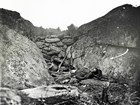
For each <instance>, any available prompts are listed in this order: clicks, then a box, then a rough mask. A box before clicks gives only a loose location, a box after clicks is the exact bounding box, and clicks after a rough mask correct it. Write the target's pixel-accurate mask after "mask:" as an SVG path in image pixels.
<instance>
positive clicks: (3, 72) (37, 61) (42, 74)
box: [0, 24, 51, 89]
mask: <svg viewBox="0 0 140 105" xmlns="http://www.w3.org/2000/svg"><path fill="white" fill-rule="evenodd" d="M0 77H1V80H0V84H1V86H2V87H4V86H6V87H10V88H15V89H24V88H29V87H32V86H40V85H47V84H49V83H50V82H51V76H50V75H49V73H48V66H47V64H46V63H45V60H44V58H43V56H42V54H41V52H40V50H39V49H38V48H37V46H36V45H35V44H34V43H33V42H32V41H30V40H29V39H28V38H26V37H24V36H22V35H21V34H19V33H17V32H16V31H14V30H12V29H9V28H8V27H6V26H4V25H1V24H0Z"/></svg>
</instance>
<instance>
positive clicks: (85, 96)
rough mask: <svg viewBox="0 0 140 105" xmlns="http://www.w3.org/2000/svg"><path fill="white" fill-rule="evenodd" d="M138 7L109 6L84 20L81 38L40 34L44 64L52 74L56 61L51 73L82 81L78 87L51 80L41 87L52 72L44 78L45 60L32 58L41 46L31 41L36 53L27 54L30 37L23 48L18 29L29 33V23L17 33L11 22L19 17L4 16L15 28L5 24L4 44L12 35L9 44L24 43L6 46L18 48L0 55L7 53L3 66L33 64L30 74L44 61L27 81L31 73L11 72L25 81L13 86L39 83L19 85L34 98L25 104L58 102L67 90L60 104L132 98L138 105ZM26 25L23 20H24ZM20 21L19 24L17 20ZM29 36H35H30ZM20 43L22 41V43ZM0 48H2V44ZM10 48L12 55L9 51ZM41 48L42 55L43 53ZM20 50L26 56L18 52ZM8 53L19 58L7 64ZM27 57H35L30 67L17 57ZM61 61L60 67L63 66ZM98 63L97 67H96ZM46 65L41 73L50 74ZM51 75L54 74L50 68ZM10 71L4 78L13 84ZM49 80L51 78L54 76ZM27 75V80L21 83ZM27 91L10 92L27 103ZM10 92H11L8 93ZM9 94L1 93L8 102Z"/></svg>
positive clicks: (120, 102) (118, 102) (98, 104)
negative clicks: (95, 15) (43, 35)
mask: <svg viewBox="0 0 140 105" xmlns="http://www.w3.org/2000/svg"><path fill="white" fill-rule="evenodd" d="M1 13H2V12H1ZM4 13H5V12H4ZM7 13H8V14H11V16H12V12H11V11H10V13H9V12H8V11H6V14H7ZM139 13H140V9H139V7H137V8H135V7H132V6H131V5H123V6H120V7H117V8H115V9H113V10H112V11H110V12H109V13H108V14H106V15H105V16H103V17H101V18H98V19H96V20H94V21H92V22H90V23H87V24H84V25H82V26H81V27H80V28H78V31H77V35H78V40H77V41H76V42H75V40H74V39H73V38H72V37H70V36H63V35H51V36H46V37H40V38H38V39H37V40H36V45H37V46H38V47H39V48H40V50H41V52H42V54H43V57H44V58H45V61H46V63H45V62H44V60H43V59H42V57H41V58H40V59H42V60H43V65H44V64H45V66H47V70H46V69H45V72H46V73H47V74H48V65H49V64H51V65H52V64H53V66H51V67H54V68H52V69H51V70H53V71H51V75H52V76H53V77H54V79H55V82H56V83H59V84H60V83H61V84H66V85H74V86H76V87H78V89H77V88H76V87H71V86H70V87H69V86H66V85H50V86H41V87H38V85H40V84H41V85H42V84H46V82H47V81H46V79H48V78H47V77H45V79H44V77H43V79H41V78H40V76H39V77H38V75H37V74H38V72H39V70H38V69H39V68H40V67H39V65H42V63H39V62H38V60H35V61H34V60H32V59H31V60H32V61H31V60H30V59H29V58H34V56H33V52H36V51H34V49H36V47H35V48H34V47H32V48H33V52H32V51H31V54H30V53H29V55H28V52H27V57H26V54H25V55H24V50H27V49H28V47H27V46H26V45H24V44H25V43H24V42H26V41H25V40H24V42H23V43H24V44H23V43H22V45H23V46H25V49H22V48H21V47H20V44H21V43H20V42H18V41H19V40H18V39H21V38H22V37H21V38H20V37H18V36H17V35H19V36H20V34H19V33H22V31H23V35H24V32H26V31H27V30H26V29H25V30H26V31H24V30H21V31H20V30H19V31H17V30H16V32H19V33H18V34H15V33H16V32H15V31H13V30H12V31H11V28H10V24H9V23H11V27H13V26H14V25H13V26H12V23H13V21H14V22H15V21H16V19H15V20H14V19H11V20H10V19H9V15H8V20H10V21H9V22H8V23H7V22H6V21H5V20H2V21H1V22H2V24H3V25H6V27H9V28H10V31H8V32H7V29H8V30H9V28H6V31H2V33H6V35H8V36H10V37H8V38H7V37H6V38H5V37H3V36H2V41H1V42H4V44H5V43H6V46H7V43H9V42H10V41H9V39H10V40H11V38H12V39H14V40H13V43H12V44H10V45H16V47H17V48H19V50H18V51H17V50H16V48H15V47H12V48H11V47H10V49H6V51H8V52H12V51H13V50H12V49H13V48H14V49H15V50H14V52H13V53H11V54H14V57H12V56H10V57H9V56H4V55H5V54H4V55H3V54H2V55H1V56H2V57H1V62H2V65H1V67H3V65H4V69H2V70H5V68H10V69H8V70H13V69H12V68H15V69H14V70H21V71H24V70H25V71H26V68H27V69H28V68H29V69H28V70H27V71H28V72H27V71H26V72H27V74H30V73H32V72H31V71H32V69H35V68H34V67H36V68H38V67H39V68H38V69H37V70H36V69H35V71H34V72H33V73H35V74H36V73H37V74H36V77H35V76H33V75H31V76H30V78H29V80H28V81H27V80H26V78H25V77H29V76H28V75H23V72H22V73H21V75H20V77H19V78H17V77H16V78H13V77H12V76H11V78H12V79H11V80H13V79H17V81H20V82H21V86H20V85H17V84H18V83H17V81H14V82H13V81H9V83H11V84H12V83H15V84H16V85H14V86H19V87H15V88H21V87H22V88H29V87H33V86H37V87H36V88H30V89H25V90H21V91H20V92H21V93H22V94H24V95H25V94H26V95H25V97H26V98H27V97H28V98H29V100H27V99H25V100H26V101H24V102H27V101H30V102H27V103H26V104H29V103H32V104H41V103H42V104H46V103H47V102H54V101H52V100H53V99H54V98H55V99H56V101H60V99H61V98H63V96H67V94H68V97H67V99H66V100H65V101H62V100H61V102H64V103H61V102H56V104H60V105H61V104H62V105H63V104H69V105H70V103H69V102H71V104H72V105H81V103H84V104H86V105H93V104H95V105H102V104H106V105H129V104H132V103H133V104H136V105H138V104H139V99H138V98H137V96H133V95H135V92H140V90H139V79H140V78H139V75H140V70H139V69H140V64H139V62H140V49H139V45H140V44H139V37H140V36H139V33H140V21H139V19H140V15H139ZM16 14H17V13H16ZM4 16H6V15H4ZM15 16H16V15H15ZM18 16H19V15H18ZM18 16H17V17H18ZM1 17H3V16H1ZM6 17H7V16H6ZM2 19H4V18H2ZM11 21H12V22H11ZM24 24H26V22H25V23H24V22H23V25H24ZM3 25H2V27H1V28H2V29H3V27H5V26H3ZM23 25H22V23H21V26H23ZM28 26H29V25H28ZM16 27H17V28H18V26H17V24H16ZM31 27H32V26H31ZM24 28H25V27H24ZM4 29H5V28H4ZM12 29H15V28H12ZM30 32H31V31H29V33H27V35H28V34H30ZM15 36H16V37H15ZM25 36H26V35H25ZM28 37H29V38H30V36H28ZM23 39H24V38H23ZM7 40H8V41H7ZM17 40H18V41H17ZM29 42H30V41H29ZM31 43H32V42H31ZM4 44H3V43H2V44H1V47H2V48H1V49H4V48H3V45H4ZM8 45H9V44H8ZM17 45H19V47H18V46H17ZM31 45H32V44H31ZM8 48H9V47H8ZM11 50H12V51H11ZM21 50H22V51H21ZM4 51H5V50H4ZM1 52H3V50H2V51H1ZM25 52H26V51H25ZM21 53H22V54H21ZM6 54H7V55H8V53H6ZM37 54H39V55H40V56H41V54H40V53H37ZM19 55H20V56H21V57H19ZM3 56H4V57H3ZM23 56H25V57H23ZM6 58H8V59H14V58H15V59H16V60H15V59H14V60H15V62H14V63H10V64H9V63H8V64H7V63H6V64H7V66H5V59H6ZM21 58H22V59H21ZM23 58H25V60H27V62H28V61H29V62H31V64H29V65H26V66H27V67H26V68H25V67H22V65H23V66H24V63H23V64H20V66H18V64H19V63H18V64H17V63H16V61H17V60H18V62H20V61H23V60H24V59H23ZM26 58H27V59H26ZM42 60H41V61H42ZM54 61H55V62H54ZM65 61H70V62H67V63H64V62H65ZM56 62H57V63H58V64H57V65H56V64H55V63H56ZM61 62H62V65H61ZM34 63H35V64H34ZM70 64H71V65H72V67H73V68H71V67H70ZM32 65H33V67H32ZM54 65H55V66H54ZM30 66H31V67H30ZM45 66H43V67H45ZM59 66H60V67H61V68H59ZM41 67H42V66H41ZM18 68H19V69H18ZM24 68H25V69H24ZM73 69H74V72H73ZM95 69H96V70H97V71H95ZM59 70H60V71H59ZM41 71H42V73H43V74H42V75H44V74H45V73H44V68H42V69H41ZM49 72H50V70H49ZM8 73H10V75H15V76H16V74H17V73H13V72H6V74H8ZM19 74H20V73H19ZM39 74H40V72H39ZM45 76H46V74H45ZM47 76H48V77H50V76H49V74H48V75H47ZM7 77H8V78H9V76H7V75H6V76H5V78H6V81H5V82H4V84H9V83H7ZM23 77H24V78H23ZM41 77H42V76H41ZM36 79H37V80H36ZM34 80H35V81H34ZM40 80H41V81H40ZM42 80H45V81H42ZM49 80H50V81H51V79H49ZM23 81H25V82H24V83H23V84H22V82H23ZM26 81H27V82H28V83H27V84H26V86H27V85H28V86H27V87H25V83H26ZM36 81H37V82H36ZM3 86H5V85H3ZM6 86H7V85H6ZM12 86H13V85H12ZM14 86H13V87H14ZM10 87H11V85H10ZM79 90H80V92H81V93H80V97H79V92H78V91H79ZM10 91H11V92H10ZM0 92H2V93H3V94H4V95H5V93H6V94H7V92H8V93H9V94H10V93H12V92H13V90H9V89H7V88H2V89H0ZM36 93H37V94H36ZM73 93H76V94H73ZM133 93H134V94H133ZM17 94H18V93H16V92H14V93H12V95H15V96H16V95H17ZM27 94H28V95H27ZM48 94H49V95H50V94H53V96H52V97H51V99H50V97H48V96H49V95H48ZM24 95H22V96H24ZM73 95H74V99H73ZM75 95H76V96H75ZM22 96H19V95H18V96H17V98H16V99H15V98H13V97H12V96H11V95H9V98H10V99H11V100H16V101H18V103H22V102H21V99H20V98H22V99H23V100H24V98H25V97H22ZM42 96H43V98H42ZM57 96H59V97H57ZM69 96H70V97H69ZM5 97H7V96H6V95H5ZM5 97H4V98H3V96H2V99H3V100H4V102H5V100H6V99H7V98H6V99H5ZM44 97H45V98H44ZM30 98H31V99H30ZM71 98H72V100H71ZM75 98H76V101H75ZM34 99H35V100H34ZM40 100H41V101H40ZM78 101H79V102H78ZM6 102H9V99H8V100H6ZM34 102H35V103H34ZM67 102H68V103H67ZM22 104H23V103H22ZM24 104H25V103H24ZM24 104H23V105H24ZM26 104H25V105H26ZM50 104H52V103H50ZM14 105H15V104H14Z"/></svg>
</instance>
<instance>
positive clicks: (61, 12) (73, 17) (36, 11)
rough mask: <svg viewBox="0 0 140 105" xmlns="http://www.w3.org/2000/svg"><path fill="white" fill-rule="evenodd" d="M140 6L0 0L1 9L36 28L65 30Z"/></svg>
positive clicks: (85, 0) (92, 0) (97, 0)
mask: <svg viewBox="0 0 140 105" xmlns="http://www.w3.org/2000/svg"><path fill="white" fill-rule="evenodd" d="M127 3H128V4H132V5H134V6H139V5H140V0H0V8H5V9H9V10H13V11H17V12H19V13H20V14H21V16H22V17H23V18H25V19H27V20H29V21H31V22H32V23H33V24H34V25H35V26H39V27H40V26H42V27H44V28H57V27H60V29H62V30H64V29H67V26H69V25H70V24H72V23H73V24H74V25H76V26H80V25H82V24H85V23H87V22H90V21H92V20H94V19H97V18H98V17H101V16H103V15H105V14H106V13H107V12H109V11H110V10H112V9H113V8H115V7H117V6H120V5H123V4H127Z"/></svg>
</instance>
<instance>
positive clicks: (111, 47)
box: [73, 5, 140, 86]
mask: <svg viewBox="0 0 140 105" xmlns="http://www.w3.org/2000/svg"><path fill="white" fill-rule="evenodd" d="M139 33H140V7H137V8H136V7H133V6H131V5H123V6H120V7H117V8H115V9H113V10H112V11H110V12H109V13H108V14H106V15H105V16H103V17H101V18H98V19H96V20H94V21H92V22H89V23H87V24H84V25H82V26H81V27H79V29H78V36H79V39H78V41H77V42H76V43H75V44H74V45H73V58H76V59H75V60H74V65H75V66H76V67H77V68H83V67H86V68H89V69H91V70H93V69H94V68H98V69H100V70H102V72H103V74H105V75H108V77H113V78H116V79H118V80H120V81H125V82H126V83H127V84H130V85H133V84H136V85H137V86H139V80H140V78H139V75H140V64H139V62H140V34H139ZM80 55H81V56H80Z"/></svg>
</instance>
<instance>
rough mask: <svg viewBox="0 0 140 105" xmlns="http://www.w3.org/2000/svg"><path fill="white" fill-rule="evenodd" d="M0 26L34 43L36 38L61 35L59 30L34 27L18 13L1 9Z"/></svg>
mask: <svg viewBox="0 0 140 105" xmlns="http://www.w3.org/2000/svg"><path fill="white" fill-rule="evenodd" d="M0 24H2V25H6V26H7V27H8V28H10V29H13V30H15V31H17V32H18V33H21V34H22V35H24V36H27V37H28V38H29V39H30V40H32V41H35V40H36V38H37V37H45V36H46V35H52V34H55V35H57V34H61V33H62V32H61V30H60V29H59V28H57V29H53V28H46V29H44V28H42V27H36V26H34V25H33V24H32V23H31V22H30V21H28V20H26V19H24V18H23V17H21V15H20V13H18V12H16V11H11V10H6V9H3V8H1V9H0Z"/></svg>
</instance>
